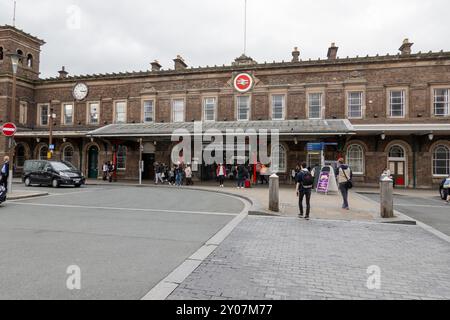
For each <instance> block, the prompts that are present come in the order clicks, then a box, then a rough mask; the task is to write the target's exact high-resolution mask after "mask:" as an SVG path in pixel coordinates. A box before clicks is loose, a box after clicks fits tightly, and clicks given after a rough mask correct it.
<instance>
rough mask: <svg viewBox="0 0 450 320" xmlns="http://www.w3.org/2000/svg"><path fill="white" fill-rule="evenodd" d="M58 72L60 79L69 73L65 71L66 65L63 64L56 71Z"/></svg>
mask: <svg viewBox="0 0 450 320" xmlns="http://www.w3.org/2000/svg"><path fill="white" fill-rule="evenodd" d="M58 73H59V78H60V79H65V78H67V75H68V74H69V73H68V72H67V71H66V67H65V66H63V67H62V69H61V70H59V71H58Z"/></svg>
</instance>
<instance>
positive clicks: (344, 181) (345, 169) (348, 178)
mask: <svg viewBox="0 0 450 320" xmlns="http://www.w3.org/2000/svg"><path fill="white" fill-rule="evenodd" d="M338 164H339V166H338V168H337V173H336V176H337V180H338V185H339V191H341V195H342V200H343V204H342V209H344V210H350V207H349V204H348V190H349V189H351V188H353V183H352V171H351V170H350V168H349V166H348V165H346V164H345V163H344V159H343V158H340V159H339V160H338Z"/></svg>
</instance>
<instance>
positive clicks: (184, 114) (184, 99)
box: [170, 97, 186, 123]
mask: <svg viewBox="0 0 450 320" xmlns="http://www.w3.org/2000/svg"><path fill="white" fill-rule="evenodd" d="M176 101H183V119H182V120H181V121H175V117H174V115H175V110H174V106H175V102H176ZM170 111H171V112H170V120H171V122H172V123H184V122H186V98H185V97H173V98H172V99H171V100H170Z"/></svg>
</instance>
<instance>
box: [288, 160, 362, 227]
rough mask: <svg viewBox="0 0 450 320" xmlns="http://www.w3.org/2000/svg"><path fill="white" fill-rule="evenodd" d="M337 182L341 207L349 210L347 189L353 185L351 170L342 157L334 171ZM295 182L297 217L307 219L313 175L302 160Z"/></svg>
mask: <svg viewBox="0 0 450 320" xmlns="http://www.w3.org/2000/svg"><path fill="white" fill-rule="evenodd" d="M335 175H336V179H337V183H338V186H339V191H340V193H341V195H342V200H343V202H342V209H343V210H350V206H349V203H348V191H349V189H351V188H352V187H353V183H352V176H353V174H352V171H351V169H350V167H349V166H348V165H347V164H345V162H344V159H343V158H340V159H339V160H338V166H337V168H336V171H335ZM295 182H296V193H297V197H298V199H299V209H300V213H299V218H303V217H304V218H305V219H306V220H309V216H310V213H311V194H312V190H313V188H314V175H313V174H312V172H311V169H310V168H308V167H307V164H306V163H305V162H304V163H302V164H301V166H300V168H299V170H298V171H297V173H296V176H295ZM304 200H305V201H306V213H305V211H304V208H303V201H304Z"/></svg>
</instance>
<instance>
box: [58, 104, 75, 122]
mask: <svg viewBox="0 0 450 320" xmlns="http://www.w3.org/2000/svg"><path fill="white" fill-rule="evenodd" d="M69 105H70V106H72V121H71V122H70V123H67V122H66V106H69ZM74 123H75V103H73V102H63V103H62V104H61V124H62V125H63V126H73V124H74Z"/></svg>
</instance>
